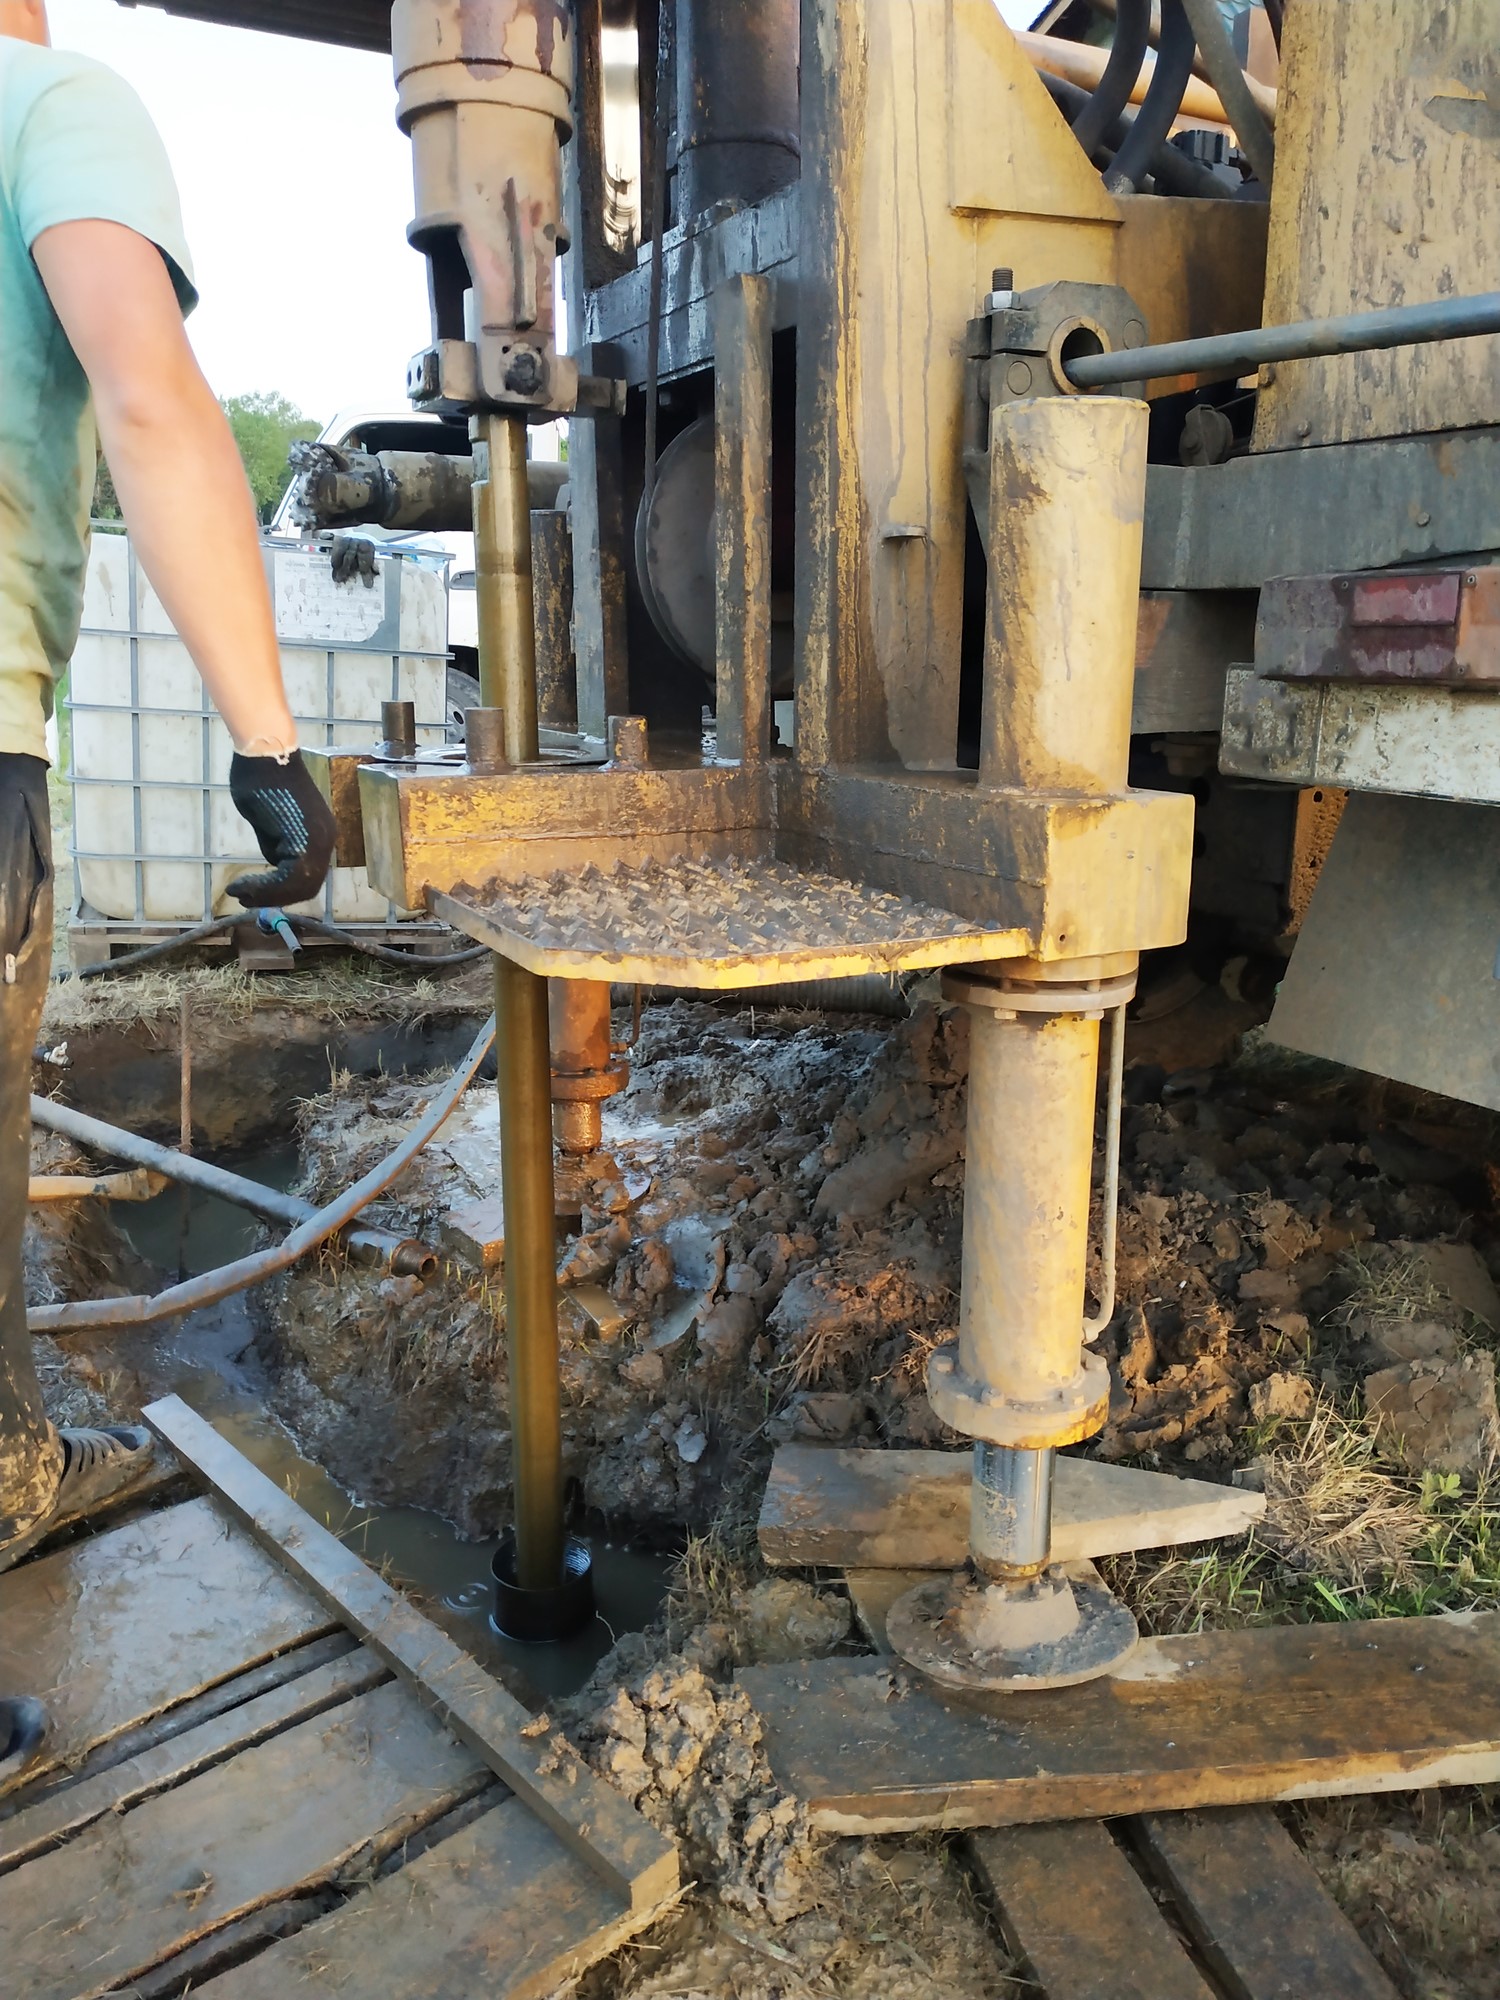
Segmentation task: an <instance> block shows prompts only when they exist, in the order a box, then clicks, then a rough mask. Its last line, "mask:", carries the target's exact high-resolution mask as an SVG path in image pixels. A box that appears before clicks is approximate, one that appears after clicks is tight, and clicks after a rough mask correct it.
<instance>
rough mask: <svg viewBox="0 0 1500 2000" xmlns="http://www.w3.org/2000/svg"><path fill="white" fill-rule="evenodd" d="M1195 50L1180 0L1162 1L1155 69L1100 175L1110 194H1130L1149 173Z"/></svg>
mask: <svg viewBox="0 0 1500 2000" xmlns="http://www.w3.org/2000/svg"><path fill="white" fill-rule="evenodd" d="M1197 47H1198V38H1197V36H1196V35H1195V34H1194V33H1193V29H1192V24H1191V22H1190V21H1189V20H1188V17H1187V12H1186V9H1185V8H1184V7H1183V4H1182V0H1162V10H1161V49H1160V51H1159V53H1158V55H1157V58H1156V69H1155V71H1154V72H1153V74H1152V77H1151V85H1150V88H1149V89H1148V90H1147V92H1146V101H1145V103H1144V104H1142V106H1141V108H1140V112H1139V114H1138V116H1137V118H1136V121H1135V123H1134V124H1133V125H1132V126H1131V128H1130V131H1129V132H1128V134H1127V135H1126V139H1125V143H1124V145H1123V146H1122V147H1121V148H1120V150H1119V152H1118V153H1116V154H1115V157H1114V163H1113V164H1112V165H1111V167H1110V169H1109V171H1108V172H1107V173H1106V174H1105V176H1104V185H1105V186H1106V187H1107V188H1108V189H1109V191H1110V193H1111V194H1134V193H1135V191H1136V189H1137V188H1138V187H1139V186H1140V184H1141V182H1142V181H1143V180H1144V179H1145V178H1146V175H1147V174H1148V173H1149V172H1150V171H1151V156H1152V154H1153V153H1155V151H1156V149H1157V147H1158V146H1160V145H1163V144H1164V143H1165V141H1166V137H1167V134H1168V133H1169V132H1170V131H1171V129H1172V120H1173V119H1174V118H1175V117H1176V116H1177V114H1178V112H1179V111H1180V110H1181V109H1182V99H1183V94H1184V92H1185V91H1186V90H1187V87H1188V78H1189V77H1190V76H1191V75H1192V73H1193V56H1194V53H1195V52H1196V50H1197Z"/></svg>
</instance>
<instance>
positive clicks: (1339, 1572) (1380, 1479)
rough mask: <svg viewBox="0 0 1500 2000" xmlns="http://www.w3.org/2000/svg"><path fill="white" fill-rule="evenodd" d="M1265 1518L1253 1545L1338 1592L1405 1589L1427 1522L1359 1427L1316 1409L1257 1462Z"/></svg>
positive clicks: (1409, 1487)
mask: <svg viewBox="0 0 1500 2000" xmlns="http://www.w3.org/2000/svg"><path fill="white" fill-rule="evenodd" d="M1263 1464H1264V1467H1265V1493H1266V1513H1265V1519H1264V1520H1263V1521H1262V1523H1261V1524H1260V1527H1259V1528H1258V1530H1257V1531H1256V1532H1257V1539H1258V1540H1259V1541H1260V1542H1261V1543H1262V1545H1263V1546H1264V1547H1266V1548H1267V1549H1269V1550H1270V1551H1271V1552H1272V1554H1273V1555H1277V1556H1280V1557H1281V1558H1282V1559H1283V1560H1284V1561H1285V1562H1287V1563H1289V1564H1290V1565H1291V1566H1292V1568H1293V1569H1296V1570H1299V1571H1302V1572H1304V1573H1307V1574H1314V1573H1315V1574H1317V1575H1319V1576H1322V1577H1324V1578H1326V1579H1327V1580H1328V1582H1330V1583H1331V1584H1332V1585H1333V1586H1334V1588H1335V1589H1337V1590H1346V1589H1347V1590H1354V1591H1363V1590H1365V1589H1367V1588H1368V1587H1370V1586H1371V1585H1372V1584H1375V1583H1379V1584H1381V1585H1382V1586H1384V1585H1388V1584H1390V1583H1398V1584H1410V1583H1412V1582H1413V1581H1414V1580H1415V1570H1414V1567H1413V1563H1412V1557H1413V1554H1414V1552H1415V1551H1416V1550H1417V1549H1418V1548H1420V1547H1421V1545H1422V1543H1423V1542H1424V1541H1425V1540H1426V1538H1427V1535H1428V1532H1429V1529H1430V1527H1431V1521H1430V1519H1429V1516H1428V1514H1427V1511H1426V1510H1425V1508H1424V1507H1423V1504H1422V1494H1421V1489H1420V1488H1419V1487H1414V1486H1413V1484H1412V1482H1411V1481H1410V1480H1409V1479H1407V1478H1406V1477H1404V1476H1403V1475H1401V1474H1400V1473H1398V1472H1397V1471H1396V1470H1395V1469H1394V1468H1393V1467H1392V1466H1391V1464H1390V1462H1389V1461H1388V1460H1385V1459H1384V1458H1383V1457H1382V1455H1381V1452H1380V1448H1379V1446H1378V1444H1377V1442H1376V1440H1375V1438H1374V1436H1373V1435H1372V1434H1371V1432H1370V1431H1369V1430H1368V1429H1367V1428H1366V1427H1365V1425H1364V1424H1363V1423H1361V1422H1358V1421H1357V1420H1356V1419H1354V1418H1353V1417H1351V1416H1349V1415H1348V1414H1346V1413H1345V1412H1344V1411H1341V1410H1340V1409H1338V1408H1337V1407H1336V1406H1335V1405H1333V1404H1331V1403H1329V1402H1326V1401H1322V1402H1319V1403H1318V1405H1317V1407H1316V1408H1315V1409H1314V1411H1313V1414H1312V1417H1311V1418H1310V1420H1309V1421H1308V1422H1307V1423H1306V1424H1302V1425H1298V1426H1297V1427H1296V1429H1295V1431H1294V1432H1293V1433H1292V1434H1291V1436H1290V1437H1289V1439H1288V1441H1287V1442H1286V1443H1284V1444H1279V1445H1277V1446H1275V1447H1273V1449H1272V1450H1270V1451H1269V1452H1267V1453H1266V1455H1265V1458H1264V1460H1263Z"/></svg>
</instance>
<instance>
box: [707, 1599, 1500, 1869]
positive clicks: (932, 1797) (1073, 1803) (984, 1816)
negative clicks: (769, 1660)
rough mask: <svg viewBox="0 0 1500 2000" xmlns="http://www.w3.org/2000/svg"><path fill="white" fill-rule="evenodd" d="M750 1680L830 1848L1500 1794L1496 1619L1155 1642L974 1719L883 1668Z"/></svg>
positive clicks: (814, 1665) (979, 1711)
mask: <svg viewBox="0 0 1500 2000" xmlns="http://www.w3.org/2000/svg"><path fill="white" fill-rule="evenodd" d="M739 1680H740V1684H741V1685H742V1686H743V1687H744V1689H745V1691H746V1693H747V1694H748V1695H749V1697H750V1699H751V1701H752V1702H753V1703H754V1704H755V1706H756V1708H757V1709H758V1710H759V1711H760V1714H761V1717H762V1719H763V1721H764V1723H765V1729H766V1738H765V1742H766V1753H767V1755H768V1757H769V1758H770V1761H771V1767H772V1769H773V1770H774V1771H775V1773H776V1775H777V1777H778V1778H779V1779H780V1781H781V1782H782V1784H783V1785H784V1786H785V1787H786V1789H787V1790H788V1791H790V1792H793V1793H795V1794H796V1796H797V1797H798V1798H800V1799H802V1800H803V1801H804V1803H805V1804H806V1805H807V1807H808V1809H809V1812H810V1813H811V1815H812V1821H813V1824H814V1826H816V1827H818V1828H820V1829H823V1830H825V1831H828V1832H833V1833H891V1832H909V1831H914V1830H916V1829H919V1828H926V1827H958V1826H1009V1825H1018V1824H1022V1823H1025V1822H1033V1821H1037V1820H1049V1819H1098V1818H1105V1817H1108V1816H1110V1815H1114V1814H1125V1813H1132V1812H1143V1811H1163V1810H1164V1811H1173V1810H1184V1809H1187V1808H1190V1807H1194V1806H1206V1805H1243V1804H1248V1803H1251V1802H1255V1801H1262V1800H1272V1799H1296V1798H1322V1797H1330V1796H1338V1795H1342V1794H1345V1793H1350V1792H1373V1791H1406V1790H1417V1789H1419V1788H1421V1787H1424V1786H1429V1785H1458V1784H1490V1783H1493V1782H1494V1781H1495V1780H1496V1779H1500V1612H1475V1613H1472V1614H1471V1613H1464V1614H1460V1615H1456V1616H1450V1617H1434V1618H1410V1619H1387V1620H1380V1621H1374V1620H1371V1621H1357V1622H1350V1623H1347V1624H1338V1625H1309V1626H1289V1627H1268V1628H1264V1629H1262V1630H1259V1631H1245V1632H1203V1633H1198V1634H1195V1635H1193V1636H1191V1637H1184V1638H1173V1639H1144V1640H1142V1642H1141V1644H1140V1646H1139V1647H1138V1648H1137V1649H1136V1651H1135V1653H1134V1654H1133V1655H1132V1656H1131V1658H1130V1659H1129V1660H1128V1661H1127V1662H1126V1663H1125V1664H1124V1665H1123V1666H1122V1667H1121V1668H1120V1669H1119V1670H1118V1672H1116V1673H1115V1674H1114V1675H1112V1676H1110V1677H1109V1678H1107V1679H1103V1680H1097V1681H1090V1682H1088V1683H1087V1684H1086V1685H1084V1686H1082V1687H1074V1688H1069V1689H1068V1690H1067V1691H1066V1693H1065V1694H1064V1695H1057V1694H1054V1693H1050V1692H1043V1693H1038V1694H1005V1695H997V1696H990V1697H985V1698H982V1699H974V1700H972V1701H968V1702H960V1701H958V1700H956V1699H946V1698H943V1697H942V1696H940V1694H939V1693H938V1691H937V1690H935V1689H934V1688H933V1687H932V1686H931V1685H930V1684H927V1683H924V1682H923V1681H922V1680H921V1679H920V1677H919V1676H918V1675H916V1674H914V1673H912V1672H911V1671H910V1670H909V1669H906V1668H904V1667H899V1666H893V1665H892V1664H891V1663H889V1662H887V1661H882V1660H848V1659H844V1660H813V1661H803V1662H801V1663H800V1664H797V1665H794V1666H790V1667H750V1668H746V1669H744V1670H743V1671H742V1672H741V1674H740V1676H739Z"/></svg>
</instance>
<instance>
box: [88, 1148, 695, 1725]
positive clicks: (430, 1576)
mask: <svg viewBox="0 0 1500 2000" xmlns="http://www.w3.org/2000/svg"><path fill="white" fill-rule="evenodd" d="M220 1164H222V1165H224V1166H227V1167H229V1168H231V1169H232V1171H234V1172H235V1173H240V1174H243V1175H245V1176H246V1178H247V1179H254V1180H259V1181H261V1182H262V1183H264V1184H265V1185H268V1186H274V1187H279V1188H287V1187H289V1186H290V1185H291V1184H292V1182H293V1181H294V1180H295V1178H296V1175H297V1172H298V1165H299V1162H298V1156H297V1150H296V1148H295V1146H290V1145H277V1146H272V1147H266V1148H263V1149H261V1150H260V1151H258V1152H255V1153H249V1154H242V1155H240V1156H239V1157H237V1158H235V1159H226V1160H224V1161H222V1162H221V1163H220ZM184 1209H185V1210H186V1216H185V1224H184ZM114 1217H115V1220H116V1221H117V1222H118V1223H120V1224H121V1225H122V1227H123V1228H124V1231H125V1234H126V1236H127V1237H128V1238H129V1240H130V1242H131V1244H132V1246H133V1248H134V1249H135V1250H136V1252H137V1254H138V1255H139V1256H142V1257H144V1258H146V1259H148V1260H149V1261H150V1262H151V1263H153V1264H156V1265H159V1266H160V1267H162V1269H164V1270H166V1271H170V1272H175V1271H176V1270H177V1268H178V1264H179V1253H180V1249H181V1248H183V1247H184V1246H185V1263H186V1269H187V1270H188V1272H189V1273H192V1274H195V1275H196V1274H197V1273H198V1272H201V1271H207V1270H212V1269H214V1268H216V1267H217V1266H218V1265H220V1264H225V1263H228V1262H229V1261H230V1260H231V1259H233V1258H236V1257H240V1256H243V1255H245V1253H246V1252H247V1251H249V1250H251V1249H253V1248H254V1247H255V1246H256V1244H257V1243H259V1242H261V1241H263V1240H265V1239H264V1237H263V1235H262V1233H261V1232H262V1231H263V1230H264V1229H265V1228H266V1226H267V1225H265V1224H263V1223H261V1222H260V1221H258V1220H257V1218H256V1217H254V1216H252V1215H250V1214H248V1213H247V1212H246V1211H245V1210H244V1209H241V1208H237V1207H235V1205H234V1204H233V1203H232V1202H227V1201H224V1200H223V1199H222V1198H221V1197H219V1196H218V1195H212V1194H203V1193H200V1192H199V1191H198V1190H197V1189H189V1190H187V1198H186V1202H185V1203H184V1199H183V1191H182V1190H180V1189H178V1188H175V1187H172V1188H168V1189H167V1190H166V1191H165V1192H164V1193H163V1194H160V1195H158V1196H157V1197H156V1198H155V1199H154V1200H152V1201H149V1202H142V1203H141V1204H139V1206H132V1207H127V1206H126V1205H125V1204H123V1203H122V1204H120V1205H119V1206H117V1207H116V1208H115V1210H114ZM127 1342H128V1346H129V1348H130V1349H131V1350H134V1351H132V1352H131V1353H130V1355H129V1360H130V1363H131V1365H132V1366H134V1367H135V1368H137V1369H138V1370H139V1371H140V1373H141V1374H142V1375H143V1377H144V1378H145V1379H146V1380H147V1381H148V1382H149V1384H150V1387H151V1391H152V1393H153V1394H157V1395H166V1394H175V1395H179V1396H181V1397H182V1399H183V1401H184V1402H185V1403H187V1404H189V1405H190V1407H191V1408H193V1409H194V1410H196V1411H197V1412H198V1413H199V1415H200V1416H202V1417H204V1418H206V1419H207V1421H208V1422H210V1423H211V1424H212V1425H213V1426H214V1428H215V1429H216V1430H217V1431H218V1432H219V1433H220V1435H221V1436H222V1437H224V1438H226V1439H227V1440H228V1441H229V1443H231V1444H232V1445H234V1446H235V1447H236V1449H237V1450H239V1451H242V1452H243V1453H244V1454H245V1456H246V1458H248V1459H249V1460H250V1461H251V1463H252V1464H254V1465H256V1466H258V1467H259V1468H260V1470H261V1471H262V1472H264V1473H265V1474H266V1475H267V1476H268V1477H269V1478H271V1479H274V1480H275V1481H276V1483H277V1485H278V1486H280V1487H281V1488H282V1489H283V1491H284V1492H286V1493H288V1494H290V1495H291V1497H292V1498H293V1499H294V1500H295V1501H296V1502H297V1504H298V1505H299V1506H300V1507H303V1508H305V1509H306V1511H307V1512H308V1513H309V1514H311V1515H312V1517H313V1518H314V1520H317V1521H320V1522H321V1523H322V1524H323V1525H324V1526H325V1527H327V1528H329V1529H331V1530H332V1532H333V1533H334V1534H336V1535H337V1536H338V1537H339V1539H340V1540H341V1541H343V1542H345V1543H347V1544H348V1546H349V1547H350V1548H352V1549H353V1550H355V1551H356V1553H357V1554H359V1555H360V1556H362V1557H363V1558H364V1560H365V1561H366V1562H368V1563H369V1564H370V1565H371V1567H372V1568H374V1569H376V1570H378V1571H380V1572H381V1573H382V1574H383V1575H386V1576H389V1577H390V1578H391V1579H392V1580H393V1581H395V1582H398V1583H401V1584H403V1585H405V1586H407V1587H408V1588H410V1589H411V1590H412V1592H413V1593H414V1595H415V1596H416V1597H418V1598H419V1599H420V1600H425V1601H426V1603H427V1604H428V1605H429V1606H430V1607H432V1608H434V1609H436V1610H438V1611H439V1612H446V1614H448V1615H447V1616H446V1617H445V1618H444V1622H445V1623H446V1624H448V1626H449V1628H450V1630H453V1632H454V1636H455V1637H456V1638H458V1639H460V1640H461V1642H462V1643H463V1644H464V1645H466V1646H467V1647H468V1648H469V1650H470V1651H472V1652H473V1653H475V1654H476V1655H477V1657H479V1658H480V1659H481V1660H484V1661H485V1662H486V1663H487V1664H489V1665H492V1666H494V1667H496V1668H497V1669H500V1670H502V1671H503V1672H504V1677H505V1680H506V1682H507V1684H508V1685H509V1686H510V1687H511V1688H512V1689H513V1690H514V1691H515V1692H516V1693H517V1694H519V1695H520V1696H521V1697H522V1698H523V1699H527V1700H529V1701H531V1702H532V1703H533V1704H536V1705H540V1704H542V1703H545V1702H547V1701H549V1700H550V1701H555V1700H557V1699H559V1698H561V1697H562V1696H565V1695H567V1694H571V1693H572V1692H573V1691H574V1690H575V1689H577V1688H578V1687H581V1686H582V1684H583V1682H584V1681H586V1680H587V1679H588V1677H589V1675H590V1673H591V1672H592V1671H593V1669H594V1667H595V1666H596V1665H597V1664H598V1662H599V1661H600V1660H601V1659H602V1658H603V1657H604V1655H605V1653H606V1652H608V1650H609V1648H610V1647H611V1646H612V1645H613V1644H614V1642H615V1640H616V1639H617V1638H618V1637H619V1635H620V1634H621V1633H622V1632H632V1631H639V1630H640V1629H641V1628H642V1627H643V1626H645V1625H647V1624H649V1623H650V1621H651V1620H652V1618H653V1617H655V1615H656V1613H657V1611H658V1610H659V1609H660V1606H661V1602H662V1598H663V1596H664V1594H665V1591H666V1585H667V1575H668V1571H669V1568H670V1564H671V1558H670V1556H669V1555H665V1554H662V1553H659V1552H656V1551H651V1550H644V1549H638V1548H633V1547H631V1546H630V1545H629V1543H628V1542H626V1541H621V1540H617V1539H614V1538H612V1537H609V1536H607V1535H606V1534H604V1533H603V1532H602V1531H599V1530H598V1529H596V1528H595V1527H594V1526H593V1525H592V1524H578V1523H574V1524H573V1532H574V1533H579V1534H585V1535H586V1536H587V1538H588V1540H589V1543H590V1546H591V1548H592V1550H593V1555H594V1596H595V1604H596V1615H595V1618H594V1621H593V1623H592V1625H590V1626H587V1627H585V1629H584V1630H583V1632H581V1633H580V1634H579V1635H578V1637H577V1638H575V1639H572V1640H570V1641H568V1642H567V1643H566V1644H563V1645H552V1646H530V1645H521V1644H518V1643H517V1642H515V1641H514V1640H509V1639H503V1638H501V1637H500V1635H499V1634H498V1633H497V1632H496V1631H495V1630H494V1628H493V1626H492V1625H491V1623H490V1610H491V1604H492V1597H491V1584H490V1559H491V1557H492V1556H493V1554H494V1552H495V1549H496V1546H497V1544H498V1537H496V1538H495V1539H492V1540H488V1541H482V1542H468V1541H464V1540H462V1539H461V1537H460V1536H458V1535H457V1534H456V1533H455V1532H454V1530H453V1529H452V1528H451V1527H450V1526H449V1525H448V1523H447V1522H446V1521H444V1520H443V1519H442V1518H441V1517H440V1516H439V1515H437V1514H433V1513H429V1512H428V1511H427V1510H426V1509H424V1508H420V1507H387V1506H379V1505H371V1504H366V1503H365V1502H363V1501H361V1500H360V1499H359V1498H358V1497H357V1496H356V1495H354V1494H351V1493H349V1492H348V1491H346V1489H345V1488H344V1487H342V1486H341V1485H340V1484H339V1483H338V1481H337V1480H336V1479H334V1478H333V1477H332V1475H331V1474H330V1473H329V1472H328V1471H327V1470H326V1469H325V1468H324V1467H323V1466H321V1465H319V1464H318V1463H317V1462H316V1461H315V1460H313V1459H311V1458H308V1457H307V1456H306V1455H305V1454H304V1453H303V1452H302V1451H301V1450H300V1449H299V1447H298V1445H297V1442H296V1440H295V1439H294V1438H293V1436H292V1435H291V1433H290V1432H289V1431H288V1430H287V1429H286V1428H285V1426H284V1425H283V1424H281V1423H280V1422H279V1420H278V1419H277V1418H276V1417H275V1416H274V1415H273V1414H272V1412H271V1411H270V1409H269V1408H268V1406H267V1405H268V1394H269V1385H268V1383H267V1379H266V1375H265V1371H264V1368H263V1367H262V1365H261V1363H260V1360H259V1358H258V1357H257V1355H256V1353H255V1351H254V1345H253V1343H254V1327H253V1325H252V1322H251V1319H250V1315H249V1313H248V1311H247V1308H246V1303H245V1300H244V1299H243V1298H230V1299H226V1300H224V1301H223V1303H222V1304H220V1305H218V1306H212V1307H209V1308H207V1309H205V1310H204V1311H202V1312H198V1313H191V1314H188V1315H186V1316H185V1317H184V1318H183V1319H181V1320H179V1321H177V1322H175V1323H173V1324H172V1325H170V1326H168V1327H167V1328H165V1329H163V1330H162V1331H161V1332H160V1333H158V1334H157V1335H156V1336H155V1337H154V1338H151V1339H149V1340H148V1337H147V1336H144V1335H138V1336H127V1337H126V1340H125V1341H121V1342H119V1343H118V1345H119V1346H120V1347H121V1349H122V1350H123V1349H124V1348H125V1347H126V1345H127ZM121 1358H122V1359H124V1358H126V1357H125V1354H124V1353H123V1352H122V1355H121Z"/></svg>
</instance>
